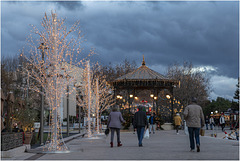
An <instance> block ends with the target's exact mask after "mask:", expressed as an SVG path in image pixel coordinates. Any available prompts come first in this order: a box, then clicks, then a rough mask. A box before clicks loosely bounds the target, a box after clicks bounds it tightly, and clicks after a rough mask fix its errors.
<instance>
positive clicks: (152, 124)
mask: <svg viewBox="0 0 240 161" xmlns="http://www.w3.org/2000/svg"><path fill="white" fill-rule="evenodd" d="M149 123H150V127H149V134H151V131H153V134H155V129H156V125H155V124H156V120H155V116H154V113H151V116H150V118H149Z"/></svg>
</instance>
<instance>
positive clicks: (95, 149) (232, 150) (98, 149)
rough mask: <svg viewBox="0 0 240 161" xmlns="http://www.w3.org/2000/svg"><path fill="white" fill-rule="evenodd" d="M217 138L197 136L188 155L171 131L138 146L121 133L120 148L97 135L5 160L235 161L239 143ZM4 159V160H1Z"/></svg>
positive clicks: (182, 138)
mask: <svg viewBox="0 0 240 161" xmlns="http://www.w3.org/2000/svg"><path fill="white" fill-rule="evenodd" d="M217 132H218V137H217V138H213V137H211V136H210V134H211V130H207V131H206V133H205V136H200V141H201V151H200V152H199V153H198V152H189V150H190V147H189V140H188V136H187V135H185V133H184V131H183V130H181V131H180V134H179V135H177V134H176V133H175V131H174V130H169V131H165V130H161V131H156V133H155V134H151V135H150V138H149V139H144V140H143V147H138V142H137V135H136V134H133V132H130V131H127V132H125V131H124V132H121V141H122V144H123V146H122V147H117V146H116V137H115V138H114V139H115V142H114V147H113V148H110V144H109V142H110V136H107V137H106V136H104V135H100V136H99V137H98V138H97V139H96V138H95V139H88V138H86V137H84V138H82V137H77V138H75V139H73V140H71V141H69V142H67V143H66V144H67V145H68V147H69V148H70V150H71V152H70V153H64V154H36V153H24V155H22V156H19V157H18V158H8V159H7V160H16V159H20V160H26V159H27V160H239V144H238V141H236V140H226V139H222V137H223V136H224V134H223V133H222V132H221V130H218V131H217ZM2 159H5V158H2Z"/></svg>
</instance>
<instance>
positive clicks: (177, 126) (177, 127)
mask: <svg viewBox="0 0 240 161" xmlns="http://www.w3.org/2000/svg"><path fill="white" fill-rule="evenodd" d="M179 127H180V125H176V132H177V133H178V129H179Z"/></svg>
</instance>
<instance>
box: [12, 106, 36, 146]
mask: <svg viewBox="0 0 240 161" xmlns="http://www.w3.org/2000/svg"><path fill="white" fill-rule="evenodd" d="M15 117H16V119H17V120H18V121H19V123H20V125H21V126H22V129H23V131H24V138H25V140H24V144H30V143H31V140H32V134H33V133H32V131H33V126H34V121H35V120H36V117H37V112H36V110H34V109H33V108H30V107H29V106H25V107H24V108H22V109H19V110H18V112H17V113H16V114H15Z"/></svg>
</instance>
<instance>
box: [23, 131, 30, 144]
mask: <svg viewBox="0 0 240 161" xmlns="http://www.w3.org/2000/svg"><path fill="white" fill-rule="evenodd" d="M24 135H25V140H24V144H30V143H31V140H32V133H30V132H26V133H25V134H24Z"/></svg>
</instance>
